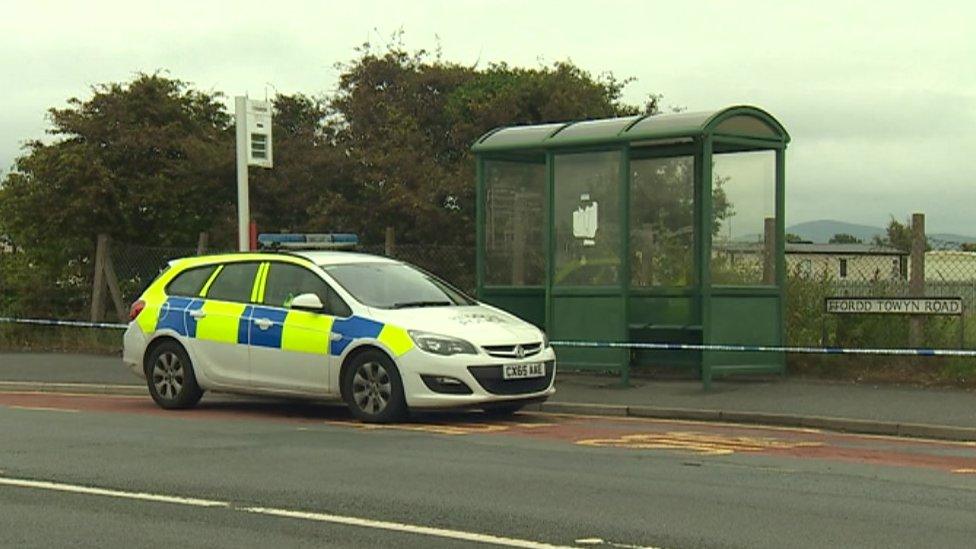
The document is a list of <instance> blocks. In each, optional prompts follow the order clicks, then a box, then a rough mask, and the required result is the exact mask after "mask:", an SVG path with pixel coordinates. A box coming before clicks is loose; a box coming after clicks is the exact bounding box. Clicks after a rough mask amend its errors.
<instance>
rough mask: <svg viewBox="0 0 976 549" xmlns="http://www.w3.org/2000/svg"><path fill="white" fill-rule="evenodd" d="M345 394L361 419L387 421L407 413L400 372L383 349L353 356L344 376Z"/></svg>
mask: <svg viewBox="0 0 976 549" xmlns="http://www.w3.org/2000/svg"><path fill="white" fill-rule="evenodd" d="M342 395H343V398H344V399H345V401H346V404H348V405H349V409H350V410H351V411H352V414H353V415H354V416H356V418H358V419H359V420H361V421H365V422H369V423H387V422H391V421H397V420H400V419H403V418H404V417H406V415H407V402H406V399H405V398H404V396H403V382H402V381H401V380H400V373H399V372H398V371H397V368H396V365H395V364H394V363H393V361H392V360H390V357H388V356H386V354H384V353H383V352H381V351H373V350H370V351H365V352H363V353H361V354H359V355H356V356H355V357H353V359H352V362H351V363H350V364H349V366H348V367H347V368H346V371H345V374H344V375H343V380H342Z"/></svg>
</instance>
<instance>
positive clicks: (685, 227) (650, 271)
mask: <svg viewBox="0 0 976 549" xmlns="http://www.w3.org/2000/svg"><path fill="white" fill-rule="evenodd" d="M629 176H630V234H629V241H630V254H631V256H630V266H631V268H630V270H631V272H630V285H631V287H632V288H648V287H670V288H687V287H690V286H693V285H694V283H695V220H696V219H697V215H696V212H695V209H696V207H697V205H696V202H695V158H694V155H693V154H692V153H691V152H690V151H686V152H674V153H671V154H666V155H662V154H661V153H660V152H659V150H656V149H654V148H648V149H644V150H641V149H632V153H631V159H630V174H629Z"/></svg>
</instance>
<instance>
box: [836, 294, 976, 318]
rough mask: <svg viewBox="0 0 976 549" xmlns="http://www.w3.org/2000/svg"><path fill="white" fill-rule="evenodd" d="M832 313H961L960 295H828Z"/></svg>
mask: <svg viewBox="0 0 976 549" xmlns="http://www.w3.org/2000/svg"><path fill="white" fill-rule="evenodd" d="M824 309H825V310H826V311H827V312H828V313H834V314H900V315H961V314H962V313H963V305H962V298H961V297H828V298H827V299H825V300H824Z"/></svg>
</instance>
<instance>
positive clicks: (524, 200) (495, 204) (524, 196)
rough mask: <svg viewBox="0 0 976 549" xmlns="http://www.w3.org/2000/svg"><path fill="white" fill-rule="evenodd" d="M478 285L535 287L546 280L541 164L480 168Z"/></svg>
mask: <svg viewBox="0 0 976 549" xmlns="http://www.w3.org/2000/svg"><path fill="white" fill-rule="evenodd" d="M483 173H484V175H483V178H484V188H485V219H484V223H485V233H484V234H485V240H484V247H485V250H484V261H485V265H484V276H485V278H484V280H485V284H486V285H489V286H541V285H543V284H544V283H545V276H546V249H545V238H544V231H545V230H546V227H547V223H546V219H547V217H546V210H547V209H546V207H545V197H546V164H545V158H544V157H541V158H540V159H539V160H538V161H518V160H486V161H485V163H484V172H483Z"/></svg>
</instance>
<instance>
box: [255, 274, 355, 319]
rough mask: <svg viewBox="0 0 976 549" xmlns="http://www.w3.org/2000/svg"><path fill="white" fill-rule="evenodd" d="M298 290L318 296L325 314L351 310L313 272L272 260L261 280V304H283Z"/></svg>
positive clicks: (340, 313)
mask: <svg viewBox="0 0 976 549" xmlns="http://www.w3.org/2000/svg"><path fill="white" fill-rule="evenodd" d="M301 294H315V295H317V296H319V299H321V300H322V304H324V305H325V312H326V313H327V314H330V315H334V316H341V317H346V316H349V315H351V314H352V311H351V310H350V309H349V306H348V305H346V303H345V302H344V301H343V300H342V298H340V297H339V295H338V294H336V292H335V290H333V289H332V288H331V287H330V286H329V285H328V284H327V283H326V282H325V281H324V280H322V278H321V277H319V276H318V275H317V274H315V273H313V272H312V271H310V270H308V269H306V268H304V267H302V266H299V265H293V264H291V263H281V262H272V263H271V265H270V266H269V267H268V278H267V280H266V281H265V284H264V304H265V305H271V306H273V307H286V308H287V307H289V306H291V301H292V300H293V299H295V297H296V296H299V295H301Z"/></svg>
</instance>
